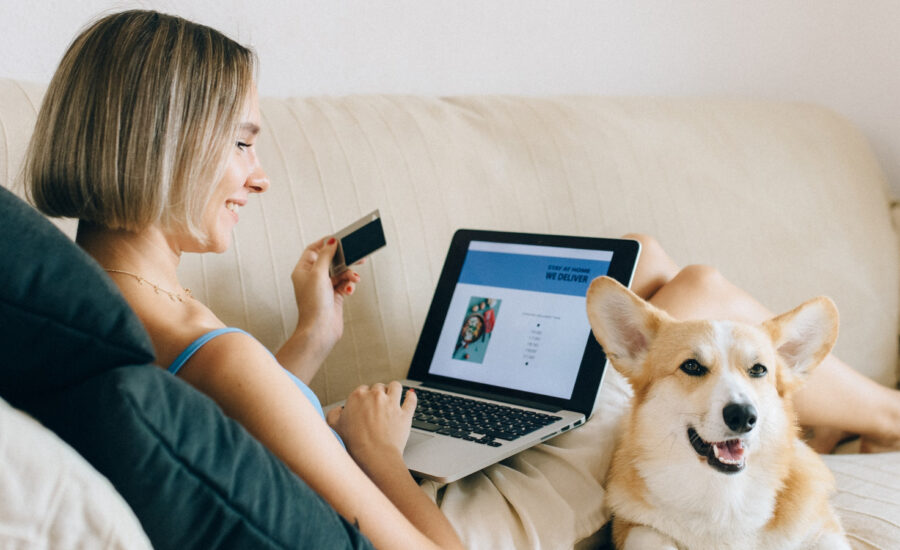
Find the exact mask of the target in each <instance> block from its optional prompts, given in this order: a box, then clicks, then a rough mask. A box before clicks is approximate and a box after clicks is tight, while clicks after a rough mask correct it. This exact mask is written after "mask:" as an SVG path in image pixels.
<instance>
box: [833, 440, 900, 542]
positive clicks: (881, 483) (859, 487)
mask: <svg viewBox="0 0 900 550" xmlns="http://www.w3.org/2000/svg"><path fill="white" fill-rule="evenodd" d="M823 458H824V459H825V464H827V465H828V467H829V468H831V471H832V472H833V473H834V478H835V485H836V488H837V493H836V494H835V495H834V496H833V497H832V499H831V503H832V504H833V505H834V508H835V510H836V511H837V513H838V515H839V516H840V518H841V523H842V524H843V526H844V530H846V531H847V538H849V539H850V545H851V546H853V548H897V544H898V542H900V502H898V498H897V495H898V494H900V453H896V452H894V453H877V454H869V455H829V456H825V457H823Z"/></svg>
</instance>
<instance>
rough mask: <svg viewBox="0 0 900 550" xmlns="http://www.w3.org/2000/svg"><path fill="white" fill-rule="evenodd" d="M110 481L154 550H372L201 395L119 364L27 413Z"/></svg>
mask: <svg viewBox="0 0 900 550" xmlns="http://www.w3.org/2000/svg"><path fill="white" fill-rule="evenodd" d="M27 410H29V411H30V412H32V413H33V414H35V416H37V418H38V419H39V420H41V421H42V422H43V423H44V424H45V425H47V426H48V427H49V428H51V429H52V430H54V431H55V432H56V433H57V434H59V435H60V436H61V437H62V438H63V439H64V440H65V441H67V442H68V443H69V444H70V445H72V447H74V448H75V449H76V450H77V451H78V452H79V453H81V454H82V455H83V456H84V457H85V458H87V459H88V461H89V462H90V463H91V464H93V466H94V467H95V468H96V469H97V470H98V471H100V472H101V473H103V474H104V475H105V476H106V477H107V478H109V480H110V481H111V482H112V483H113V485H114V486H115V487H116V489H117V490H118V491H119V492H120V493H121V494H122V496H123V497H125V500H126V501H127V502H128V504H129V505H130V506H131V508H132V509H133V510H134V512H135V514H136V515H137V516H138V518H139V519H140V521H141V524H142V525H143V527H144V530H145V531H146V533H147V535H148V536H149V537H150V541H151V542H152V543H153V546H154V548H173V549H178V550H186V549H193V548H196V549H204V550H205V549H210V548H310V549H313V548H316V549H319V548H329V549H331V548H334V549H339V548H371V545H370V544H369V542H368V540H367V539H365V538H364V537H363V536H362V535H361V534H360V533H359V531H358V530H357V529H356V528H355V527H353V526H352V525H350V524H348V523H347V522H346V521H345V520H344V519H343V518H342V517H341V516H340V515H338V514H337V512H335V511H334V509H333V508H331V506H329V505H328V504H327V503H326V502H325V501H324V500H322V499H321V498H320V497H319V496H318V495H317V494H316V493H314V492H313V491H312V490H311V489H310V488H309V487H308V486H307V485H306V484H305V483H304V482H303V481H302V480H301V479H300V478H298V477H297V476H296V475H294V474H293V473H292V472H291V471H290V470H289V469H288V468H287V467H286V466H285V465H284V464H283V463H282V462H281V461H280V460H278V459H277V458H276V457H275V456H274V455H272V454H271V453H270V452H269V451H268V450H267V449H266V448H265V447H264V446H263V445H262V444H261V443H259V442H258V441H257V440H256V439H254V438H253V437H252V436H250V434H249V433H248V432H246V431H245V430H244V428H243V427H242V426H241V425H240V424H238V423H237V422H236V421H234V420H232V419H230V418H228V417H226V416H225V415H224V414H223V413H222V411H221V409H219V407H218V406H217V405H216V404H215V403H214V402H213V401H212V400H211V399H210V398H209V397H207V396H206V395H204V394H202V393H201V392H199V391H197V390H196V389H194V388H193V387H191V386H190V385H189V384H187V383H186V382H184V381H182V380H181V379H179V378H176V377H174V376H172V375H171V374H169V373H167V372H165V371H164V370H162V369H161V368H159V367H155V366H137V367H122V368H117V369H113V370H110V371H107V372H104V373H102V374H100V375H97V376H94V377H92V378H90V379H89V380H87V381H85V382H83V383H82V384H79V385H77V386H74V387H71V388H68V389H66V390H63V391H61V392H58V393H56V394H51V395H47V396H44V397H41V398H37V399H33V400H30V402H29V403H28V409H27Z"/></svg>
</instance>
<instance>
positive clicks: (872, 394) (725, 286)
mask: <svg viewBox="0 0 900 550" xmlns="http://www.w3.org/2000/svg"><path fill="white" fill-rule="evenodd" d="M629 237H630V238H636V239H638V240H639V241H641V244H642V249H641V259H640V262H639V264H638V269H637V272H636V273H635V277H634V281H633V283H632V289H633V290H634V291H635V293H636V294H638V295H639V296H641V297H642V298H645V299H647V300H649V301H650V302H651V303H653V304H654V305H656V306H657V307H659V308H660V309H663V310H665V311H666V312H668V313H669V314H670V315H672V316H674V317H676V318H679V319H731V320H735V321H743V322H749V323H754V324H755V323H759V322H762V321H764V320H766V319H769V318H771V317H772V316H773V313H772V312H771V311H769V310H768V309H766V308H765V307H764V306H763V305H762V304H760V303H759V302H758V301H757V300H756V299H754V298H753V297H752V296H750V295H749V294H748V293H747V292H745V291H744V290H742V289H740V288H738V287H736V286H734V285H733V284H731V283H730V282H729V281H728V280H726V279H725V278H724V277H723V276H722V275H721V274H720V273H719V272H718V271H717V270H716V269H714V268H711V267H707V266H688V267H686V268H684V269H678V266H677V264H676V263H675V262H674V261H673V260H672V259H671V258H670V257H669V256H668V254H666V253H665V251H664V250H663V249H662V247H661V246H660V245H659V243H657V242H656V241H655V240H654V239H653V238H651V237H647V236H644V235H630V236H629ZM795 406H796V409H797V415H798V419H799V421H800V424H801V425H802V426H804V427H806V428H811V429H812V432H813V436H812V439H811V440H810V441H809V443H810V445H812V446H813V448H815V449H816V450H818V451H819V452H830V451H831V450H832V449H833V448H834V446H835V445H836V444H837V443H838V442H840V441H841V440H842V439H844V438H845V437H847V436H849V435H854V434H859V435H861V436H862V444H861V447H862V450H864V451H875V450H887V449H897V448H898V447H900V391H897V390H894V389H891V388H888V387H886V386H882V385H881V384H878V383H877V382H875V381H873V380H871V379H869V378H867V377H866V376H864V375H862V374H860V373H859V372H857V371H855V370H854V369H853V368H851V367H850V366H848V365H847V364H846V363H844V362H842V361H841V360H840V359H838V358H836V357H834V356H833V355H829V356H828V357H826V358H825V360H824V361H823V362H822V364H821V365H819V366H818V367H817V368H816V369H815V370H813V371H812V373H811V374H810V376H809V378H808V379H807V380H806V383H805V384H804V385H803V386H802V387H801V388H800V390H799V391H798V392H797V394H796V395H795Z"/></svg>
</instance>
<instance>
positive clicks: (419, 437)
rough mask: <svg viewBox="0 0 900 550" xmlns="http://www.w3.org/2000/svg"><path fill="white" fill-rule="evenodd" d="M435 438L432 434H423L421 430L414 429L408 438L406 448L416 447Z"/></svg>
mask: <svg viewBox="0 0 900 550" xmlns="http://www.w3.org/2000/svg"><path fill="white" fill-rule="evenodd" d="M432 439H434V436H433V435H432V434H423V433H421V432H417V431H415V430H412V431H410V432H409V439H407V440H406V448H405V449H406V450H410V449H412V448H414V447H417V446H419V445H421V444H423V443H427V442H429V441H431V440H432Z"/></svg>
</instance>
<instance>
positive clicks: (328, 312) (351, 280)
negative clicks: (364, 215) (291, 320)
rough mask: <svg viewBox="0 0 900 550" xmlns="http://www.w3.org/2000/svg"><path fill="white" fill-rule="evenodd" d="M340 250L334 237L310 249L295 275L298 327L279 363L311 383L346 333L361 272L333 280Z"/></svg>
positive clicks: (282, 351)
mask: <svg viewBox="0 0 900 550" xmlns="http://www.w3.org/2000/svg"><path fill="white" fill-rule="evenodd" d="M336 250H337V241H336V240H335V239H334V238H333V237H331V238H328V239H327V240H326V239H320V240H318V241H316V242H314V243H313V244H311V245H309V246H308V247H306V249H305V250H304V251H303V253H302V254H301V255H300V260H299V261H298V262H297V265H296V266H294V271H293V272H292V273H291V282H292V283H293V285H294V298H295V300H296V301H297V312H298V316H297V328H296V329H295V331H294V334H293V335H292V336H291V338H290V339H289V340H288V342H286V343H285V345H284V346H283V347H282V348H281V350H279V352H278V354H276V356H277V358H278V361H279V362H280V363H281V364H282V365H284V366H285V367H286V368H288V369H289V370H291V372H293V373H294V374H295V375H297V376H298V377H299V378H300V379H301V380H303V381H305V382H307V383H308V382H309V381H310V380H311V379H312V377H313V375H314V374H315V372H316V371H317V370H318V368H319V367H320V366H321V365H322V362H323V361H325V357H327V356H328V354H329V353H330V352H331V349H332V348H333V347H334V345H335V344H336V343H337V341H338V340H339V339H340V338H341V335H342V334H343V332H344V310H343V306H344V298H345V297H346V296H349V295H350V294H353V291H354V290H355V288H356V284H357V283H359V281H360V276H359V273H357V272H355V271H353V270H352V269H348V270H347V271H345V272H344V273H342V274H341V275H339V276H337V277H334V278H332V277H331V276H330V275H329V274H328V267H329V266H330V265H331V260H332V258H333V257H334V253H335V251H336Z"/></svg>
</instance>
